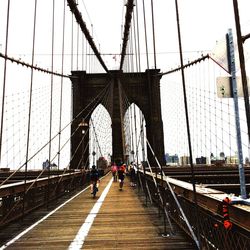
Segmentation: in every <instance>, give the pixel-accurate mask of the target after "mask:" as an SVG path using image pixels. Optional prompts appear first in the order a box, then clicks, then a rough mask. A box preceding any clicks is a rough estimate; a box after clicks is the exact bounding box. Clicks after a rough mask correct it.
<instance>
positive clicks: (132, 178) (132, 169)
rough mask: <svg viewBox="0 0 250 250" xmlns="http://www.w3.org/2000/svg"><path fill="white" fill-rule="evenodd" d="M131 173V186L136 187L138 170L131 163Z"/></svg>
mask: <svg viewBox="0 0 250 250" xmlns="http://www.w3.org/2000/svg"><path fill="white" fill-rule="evenodd" d="M129 175H130V186H131V187H135V186H136V183H135V182H136V172H135V167H134V166H133V165H132V164H131V165H130V168H129Z"/></svg>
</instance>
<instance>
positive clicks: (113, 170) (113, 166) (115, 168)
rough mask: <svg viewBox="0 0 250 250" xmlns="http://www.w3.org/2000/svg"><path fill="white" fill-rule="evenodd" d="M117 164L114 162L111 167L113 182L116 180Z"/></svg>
mask: <svg viewBox="0 0 250 250" xmlns="http://www.w3.org/2000/svg"><path fill="white" fill-rule="evenodd" d="M117 170H118V169H117V166H116V164H115V163H114V164H113V165H112V167H111V172H112V175H113V180H114V182H117Z"/></svg>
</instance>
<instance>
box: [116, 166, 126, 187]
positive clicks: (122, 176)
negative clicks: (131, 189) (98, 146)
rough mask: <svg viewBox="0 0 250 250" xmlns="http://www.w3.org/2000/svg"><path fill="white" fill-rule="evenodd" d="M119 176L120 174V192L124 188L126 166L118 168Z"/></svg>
mask: <svg viewBox="0 0 250 250" xmlns="http://www.w3.org/2000/svg"><path fill="white" fill-rule="evenodd" d="M117 174H118V179H119V190H120V191H121V190H122V188H123V183H124V179H125V174H126V165H125V164H123V165H121V166H119V167H118V171H117Z"/></svg>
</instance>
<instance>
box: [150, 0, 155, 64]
mask: <svg viewBox="0 0 250 250" xmlns="http://www.w3.org/2000/svg"><path fill="white" fill-rule="evenodd" d="M151 14H152V31H153V46H154V63H155V69H156V49H155V24H154V4H153V0H151Z"/></svg>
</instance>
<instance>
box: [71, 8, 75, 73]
mask: <svg viewBox="0 0 250 250" xmlns="http://www.w3.org/2000/svg"><path fill="white" fill-rule="evenodd" d="M71 22H72V23H71V70H73V53H74V50H73V48H74V13H73V12H72V21H71Z"/></svg>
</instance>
